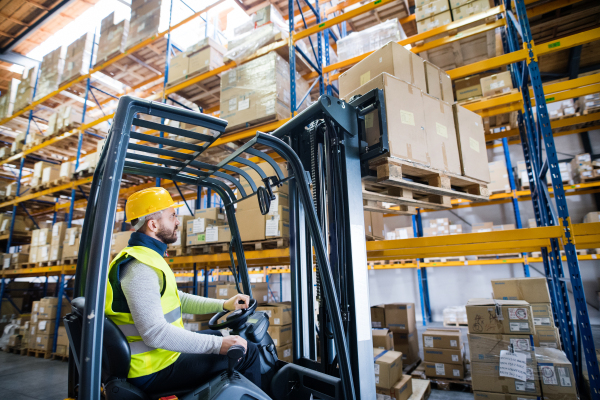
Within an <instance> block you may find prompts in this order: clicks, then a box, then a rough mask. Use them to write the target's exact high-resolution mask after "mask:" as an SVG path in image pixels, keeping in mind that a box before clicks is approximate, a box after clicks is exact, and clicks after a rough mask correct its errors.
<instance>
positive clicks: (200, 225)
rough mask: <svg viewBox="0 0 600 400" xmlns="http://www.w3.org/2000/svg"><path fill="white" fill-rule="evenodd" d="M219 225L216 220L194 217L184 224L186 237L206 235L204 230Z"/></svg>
mask: <svg viewBox="0 0 600 400" xmlns="http://www.w3.org/2000/svg"><path fill="white" fill-rule="evenodd" d="M220 224H221V223H220V222H219V221H218V220H216V219H211V218H204V217H195V218H194V219H188V220H187V222H186V225H187V229H186V234H187V235H196V234H198V233H206V229H207V228H208V227H211V226H218V225H220Z"/></svg>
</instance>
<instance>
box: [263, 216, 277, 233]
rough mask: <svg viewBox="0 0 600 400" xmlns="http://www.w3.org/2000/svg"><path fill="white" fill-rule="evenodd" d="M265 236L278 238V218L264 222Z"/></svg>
mask: <svg viewBox="0 0 600 400" xmlns="http://www.w3.org/2000/svg"><path fill="white" fill-rule="evenodd" d="M265 226H266V229H265V236H279V217H277V218H275V217H273V218H271V219H268V220H267V221H266V224H265Z"/></svg>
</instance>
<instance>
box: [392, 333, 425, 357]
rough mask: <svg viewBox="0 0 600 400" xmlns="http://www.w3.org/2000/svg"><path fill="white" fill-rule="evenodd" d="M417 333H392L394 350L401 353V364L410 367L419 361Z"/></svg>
mask: <svg viewBox="0 0 600 400" xmlns="http://www.w3.org/2000/svg"><path fill="white" fill-rule="evenodd" d="M417 335H418V334H417V332H411V333H394V350H395V351H399V352H401V353H402V362H403V363H404V364H405V365H411V364H414V363H415V362H417V361H418V360H420V359H421V356H420V355H419V337H418V336H417Z"/></svg>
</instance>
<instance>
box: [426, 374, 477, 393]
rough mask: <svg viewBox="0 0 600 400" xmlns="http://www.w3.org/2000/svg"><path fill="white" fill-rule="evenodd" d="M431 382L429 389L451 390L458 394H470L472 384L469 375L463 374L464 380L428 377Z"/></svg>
mask: <svg viewBox="0 0 600 400" xmlns="http://www.w3.org/2000/svg"><path fill="white" fill-rule="evenodd" d="M428 379H429V380H430V381H431V387H432V388H433V389H437V390H453V391H458V392H472V391H473V382H472V381H471V374H470V373H468V372H467V373H465V378H464V379H447V378H435V377H428Z"/></svg>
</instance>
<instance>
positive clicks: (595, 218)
mask: <svg viewBox="0 0 600 400" xmlns="http://www.w3.org/2000/svg"><path fill="white" fill-rule="evenodd" d="M583 222H584V223H586V224H587V223H591V222H600V212H598V211H593V212H591V213H587V214H585V217H583Z"/></svg>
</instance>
